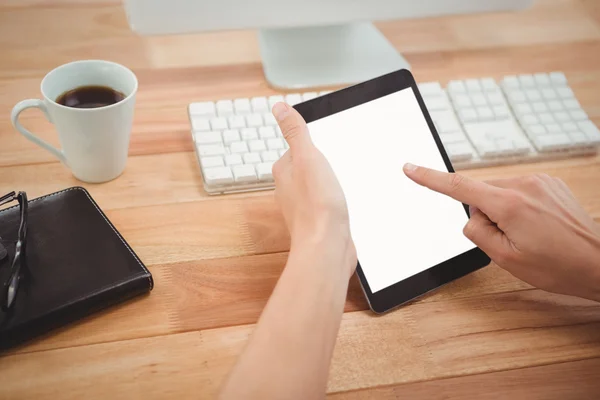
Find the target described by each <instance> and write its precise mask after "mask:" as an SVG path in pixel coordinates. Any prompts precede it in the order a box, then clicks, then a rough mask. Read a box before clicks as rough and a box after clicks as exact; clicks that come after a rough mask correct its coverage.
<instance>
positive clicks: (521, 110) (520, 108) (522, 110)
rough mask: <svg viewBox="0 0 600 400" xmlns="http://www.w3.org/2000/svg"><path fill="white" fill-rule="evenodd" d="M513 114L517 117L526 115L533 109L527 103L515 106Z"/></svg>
mask: <svg viewBox="0 0 600 400" xmlns="http://www.w3.org/2000/svg"><path fill="white" fill-rule="evenodd" d="M515 112H516V113H517V114H519V115H526V114H531V113H533V108H531V105H529V104H528V103H523V104H517V105H516V106H515Z"/></svg>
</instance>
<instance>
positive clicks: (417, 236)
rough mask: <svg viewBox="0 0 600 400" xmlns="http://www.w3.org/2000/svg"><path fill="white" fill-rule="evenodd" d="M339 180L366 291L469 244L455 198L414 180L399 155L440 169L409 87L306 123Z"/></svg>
mask: <svg viewBox="0 0 600 400" xmlns="http://www.w3.org/2000/svg"><path fill="white" fill-rule="evenodd" d="M308 126H309V129H310V132H311V137H312V139H313V142H314V143H315V145H316V146H317V148H319V149H320V150H321V152H323V154H324V155H325V157H326V158H327V159H328V160H329V162H330V164H331V166H332V168H333V170H334V172H335V174H336V176H337V178H338V179H339V181H340V184H341V185H342V189H343V190H344V194H345V195H346V200H347V202H348V211H349V214H350V229H351V232H352V237H353V239H354V243H355V245H356V251H357V253H358V260H359V261H360V265H361V267H362V269H363V272H364V274H365V277H366V279H367V281H368V283H369V287H370V288H371V291H372V292H373V293H375V292H378V291H380V290H382V289H385V288H386V287H388V286H391V285H393V284H395V283H397V282H399V281H402V280H404V279H406V278H408V277H410V276H413V275H415V274H417V273H419V272H421V271H424V270H426V269H429V268H431V267H433V266H435V265H437V264H439V263H442V262H444V261H446V260H448V259H450V258H453V257H455V256H458V255H460V254H462V253H465V252H466V251H469V250H471V249H473V248H475V245H473V243H472V242H470V241H469V240H468V239H467V238H465V237H464V235H463V234H462V229H463V227H464V225H465V224H466V222H467V220H468V218H467V215H466V213H465V210H464V208H463V206H462V204H461V203H459V202H457V201H455V200H452V199H450V198H448V197H446V196H443V195H440V194H438V193H434V192H432V191H430V190H429V189H426V188H423V187H421V186H418V185H417V184H415V183H414V182H412V181H411V180H409V179H408V178H407V177H406V176H405V175H404V173H403V172H402V166H403V165H404V163H406V162H410V163H413V164H417V165H421V166H427V167H430V168H434V169H437V170H441V171H447V169H446V166H445V164H444V160H443V159H442V156H441V154H440V152H439V150H438V148H437V146H436V144H435V141H434V139H433V136H432V134H431V132H430V130H429V127H428V126H427V122H426V120H425V117H424V116H423V113H422V111H421V108H420V107H419V103H418V102H417V99H416V97H415V95H414V93H413V91H412V89H410V88H408V89H404V90H402V91H399V92H395V93H393V94H390V95H387V96H385V97H381V98H379V99H376V100H374V101H371V102H368V103H365V104H362V105H359V106H356V107H353V108H350V109H347V110H345V111H342V112H339V113H336V114H333V115H330V116H328V117H325V118H322V119H319V120H316V121H314V122H311V123H310V124H309V125H308Z"/></svg>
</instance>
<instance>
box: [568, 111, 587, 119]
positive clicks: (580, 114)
mask: <svg viewBox="0 0 600 400" xmlns="http://www.w3.org/2000/svg"><path fill="white" fill-rule="evenodd" d="M569 115H570V116H571V119H573V121H585V120H586V119H588V115H587V114H586V112H585V111H583V110H581V109H579V110H573V111H569Z"/></svg>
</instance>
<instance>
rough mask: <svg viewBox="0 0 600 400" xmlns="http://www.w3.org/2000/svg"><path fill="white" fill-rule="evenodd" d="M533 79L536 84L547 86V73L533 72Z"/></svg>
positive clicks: (548, 83) (548, 78)
mask: <svg viewBox="0 0 600 400" xmlns="http://www.w3.org/2000/svg"><path fill="white" fill-rule="evenodd" d="M533 79H534V80H535V83H536V85H537V86H549V85H550V77H549V76H548V74H535V75H533Z"/></svg>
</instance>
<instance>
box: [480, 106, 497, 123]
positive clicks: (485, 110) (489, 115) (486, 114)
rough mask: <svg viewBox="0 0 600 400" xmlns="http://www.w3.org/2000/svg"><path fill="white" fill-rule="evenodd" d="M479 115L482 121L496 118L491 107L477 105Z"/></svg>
mask: <svg viewBox="0 0 600 400" xmlns="http://www.w3.org/2000/svg"><path fill="white" fill-rule="evenodd" d="M477 117H479V119H480V120H482V121H486V120H490V119H494V111H492V109H491V108H489V107H477Z"/></svg>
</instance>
